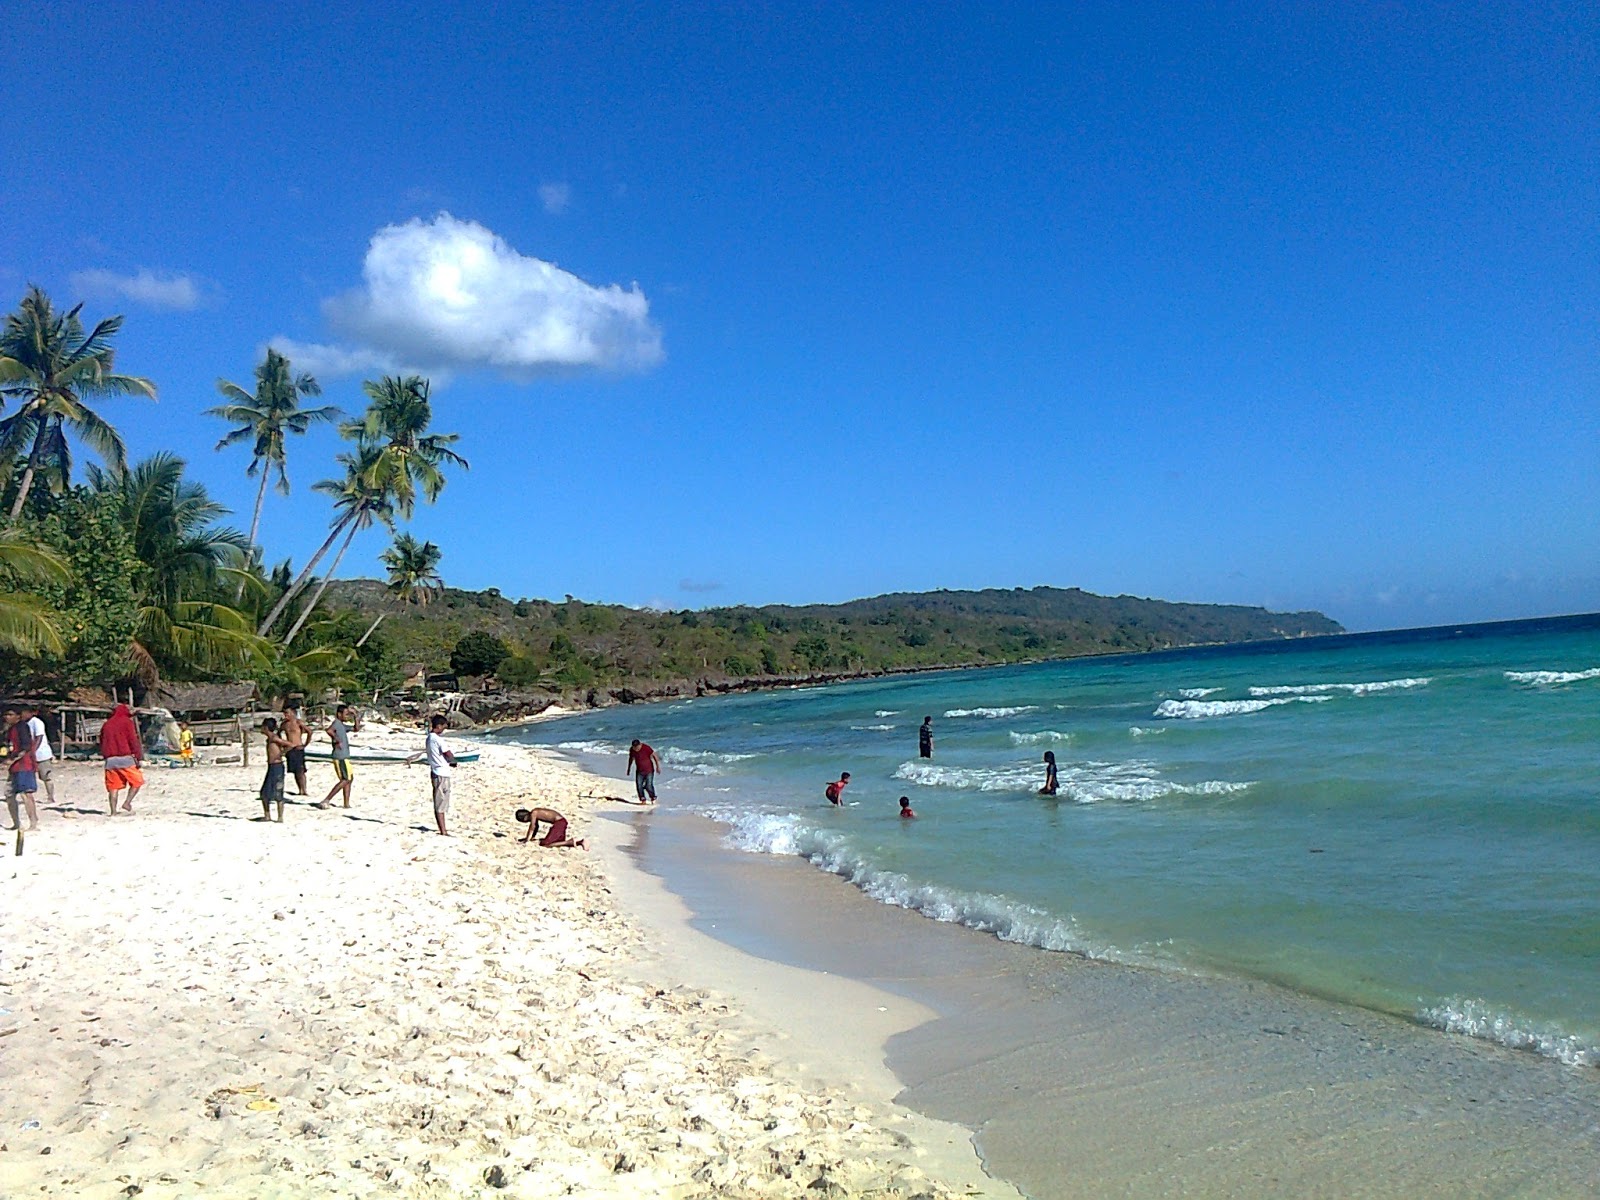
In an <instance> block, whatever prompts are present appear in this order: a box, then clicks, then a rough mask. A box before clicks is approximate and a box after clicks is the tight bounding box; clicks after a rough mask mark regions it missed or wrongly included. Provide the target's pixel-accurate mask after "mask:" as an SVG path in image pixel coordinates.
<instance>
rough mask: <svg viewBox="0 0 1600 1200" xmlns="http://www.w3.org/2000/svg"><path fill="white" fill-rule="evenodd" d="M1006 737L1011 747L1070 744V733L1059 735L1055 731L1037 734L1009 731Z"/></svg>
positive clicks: (1050, 730)
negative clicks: (1009, 740)
mask: <svg viewBox="0 0 1600 1200" xmlns="http://www.w3.org/2000/svg"><path fill="white" fill-rule="evenodd" d="M1008 736H1009V737H1010V738H1011V744H1012V745H1013V746H1042V745H1046V744H1048V743H1051V742H1070V741H1071V740H1072V735H1071V734H1070V733H1061V732H1060V731H1058V730H1055V729H1041V730H1039V732H1038V733H1018V732H1017V731H1016V730H1015V729H1013V730H1011V731H1010V733H1009V734H1008Z"/></svg>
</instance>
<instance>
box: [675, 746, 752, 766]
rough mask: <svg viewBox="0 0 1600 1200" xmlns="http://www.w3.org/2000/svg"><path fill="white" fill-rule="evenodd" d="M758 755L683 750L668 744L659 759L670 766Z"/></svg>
mask: <svg viewBox="0 0 1600 1200" xmlns="http://www.w3.org/2000/svg"><path fill="white" fill-rule="evenodd" d="M760 757H761V756H760V755H759V754H719V753H717V752H716V751H715V750H685V749H684V748H683V747H681V746H668V747H667V748H666V749H665V750H663V751H662V752H661V761H662V762H664V763H666V764H667V765H668V766H670V767H687V766H692V765H695V764H698V763H736V762H744V761H745V760H746V759H751V758H760Z"/></svg>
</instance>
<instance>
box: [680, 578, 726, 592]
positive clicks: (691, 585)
mask: <svg viewBox="0 0 1600 1200" xmlns="http://www.w3.org/2000/svg"><path fill="white" fill-rule="evenodd" d="M721 588H722V582H721V580H717V579H680V580H679V581H678V590H679V591H683V592H715V591H719V590H721Z"/></svg>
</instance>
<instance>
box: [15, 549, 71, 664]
mask: <svg viewBox="0 0 1600 1200" xmlns="http://www.w3.org/2000/svg"><path fill="white" fill-rule="evenodd" d="M0 568H3V570H4V573H5V575H6V576H8V577H9V578H8V579H7V582H8V583H55V584H64V583H67V582H68V581H69V580H70V579H71V572H70V571H69V570H68V568H67V564H66V561H65V560H64V559H63V558H62V557H61V556H60V555H59V554H57V553H56V552H55V551H54V550H51V549H49V548H47V547H44V546H40V545H38V544H37V543H35V542H33V541H30V540H29V539H28V538H27V537H25V536H24V535H23V534H22V532H21V531H20V530H16V529H0ZM0 648H4V649H6V650H11V651H13V652H15V653H17V654H23V655H29V656H32V655H35V654H38V653H39V652H40V651H41V650H42V651H48V652H49V653H52V654H60V653H62V652H63V650H64V648H65V645H64V643H63V641H62V638H61V630H60V629H59V628H58V627H57V625H56V623H55V614H54V613H52V612H51V611H50V606H49V605H47V604H46V603H45V602H44V601H43V600H41V599H39V598H38V597H37V596H31V595H28V594H27V593H25V592H18V591H14V590H12V589H11V588H9V587H8V588H6V589H5V590H0Z"/></svg>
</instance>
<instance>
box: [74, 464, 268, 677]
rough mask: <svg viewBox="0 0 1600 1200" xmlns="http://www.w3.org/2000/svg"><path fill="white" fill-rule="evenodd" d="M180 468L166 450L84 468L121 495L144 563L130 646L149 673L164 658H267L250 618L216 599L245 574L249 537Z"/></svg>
mask: <svg viewBox="0 0 1600 1200" xmlns="http://www.w3.org/2000/svg"><path fill="white" fill-rule="evenodd" d="M183 471H184V461H183V459H181V458H178V457H177V456H176V455H173V454H168V453H165V452H163V453H159V454H155V455H152V456H151V457H150V458H148V459H146V460H145V461H143V462H141V463H138V464H137V465H135V466H134V467H132V468H130V469H129V470H126V471H123V472H120V473H116V474H112V473H108V472H104V471H101V470H99V469H98V468H90V471H89V482H90V485H91V486H92V487H94V488H95V489H96V490H97V491H100V492H106V493H110V494H112V495H114V496H116V497H117V498H118V500H119V501H120V502H121V506H122V512H123V520H124V521H126V522H127V527H128V532H129V535H130V537H131V539H132V543H133V550H134V553H135V554H136V555H137V556H138V558H139V561H140V562H141V563H143V564H144V567H145V570H144V571H143V572H142V573H141V574H140V586H139V611H138V617H137V625H136V627H135V632H134V642H133V645H132V647H131V648H130V654H131V657H132V658H133V660H134V662H135V663H136V664H138V666H139V668H140V671H141V673H142V674H144V675H145V676H146V678H147V679H152V678H154V677H155V676H156V675H157V674H158V673H159V670H160V667H161V665H163V664H165V665H167V666H168V667H176V668H178V669H179V670H183V669H185V668H190V669H192V668H199V669H203V670H215V669H221V668H227V667H235V666H240V665H244V664H246V663H261V662H264V661H265V658H266V655H265V651H266V643H265V642H264V641H263V640H262V639H261V638H259V637H257V636H256V635H255V634H254V633H252V632H251V629H250V618H249V617H248V616H247V615H246V614H244V613H242V612H240V611H239V610H237V609H235V608H233V607H231V606H230V605H227V604H224V603H222V602H221V601H220V600H219V599H218V595H219V593H220V591H221V590H222V588H223V586H224V585H234V584H242V583H243V582H244V581H245V580H246V578H247V576H248V574H249V573H248V571H247V570H246V569H245V568H246V565H247V563H248V562H249V549H250V544H249V542H248V541H246V540H245V536H244V535H243V534H242V533H240V532H239V531H238V530H236V529H227V528H223V527H221V526H219V525H217V524H216V522H217V521H219V520H220V519H221V518H222V517H224V516H226V515H227V513H228V509H227V508H226V507H224V506H223V505H221V504H219V503H218V502H217V501H215V500H213V499H211V497H210V496H209V495H208V494H207V492H206V489H205V486H204V485H203V484H199V483H195V482H193V481H191V480H186V479H184V477H183Z"/></svg>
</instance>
